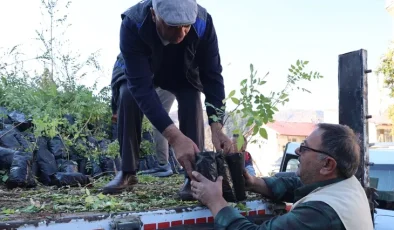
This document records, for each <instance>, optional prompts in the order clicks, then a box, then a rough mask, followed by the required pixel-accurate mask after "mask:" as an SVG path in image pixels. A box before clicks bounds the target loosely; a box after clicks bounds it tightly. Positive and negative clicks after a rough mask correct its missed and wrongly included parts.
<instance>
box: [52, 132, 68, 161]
mask: <svg viewBox="0 0 394 230" xmlns="http://www.w3.org/2000/svg"><path fill="white" fill-rule="evenodd" d="M48 150H49V151H50V152H51V153H52V154H53V155H54V156H55V158H56V159H60V158H66V157H67V149H66V146H65V145H64V144H63V141H62V139H61V138H60V137H59V136H56V137H54V138H53V139H52V140H50V141H48Z"/></svg>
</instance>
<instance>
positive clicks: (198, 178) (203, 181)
mask: <svg viewBox="0 0 394 230" xmlns="http://www.w3.org/2000/svg"><path fill="white" fill-rule="evenodd" d="M193 177H194V178H195V180H193V181H192V182H191V187H192V194H193V197H194V198H195V199H197V200H199V201H200V202H201V203H203V204H204V205H206V206H207V207H208V208H209V209H210V210H211V212H212V215H213V217H215V216H216V214H217V213H218V212H219V211H220V210H221V209H222V208H224V207H226V206H227V202H226V200H224V198H223V192H222V180H223V177H222V176H219V177H218V178H217V180H216V182H212V181H210V180H208V179H207V178H205V177H204V176H203V175H201V174H200V173H198V172H196V171H193Z"/></svg>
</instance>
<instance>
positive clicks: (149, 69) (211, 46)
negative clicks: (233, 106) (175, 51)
mask: <svg viewBox="0 0 394 230" xmlns="http://www.w3.org/2000/svg"><path fill="white" fill-rule="evenodd" d="M151 6H152V1H151V0H146V1H141V2H140V3H138V4H136V5H134V6H133V7H131V8H129V9H128V10H127V11H126V12H125V13H123V14H122V24H121V29H120V50H121V53H122V56H123V59H124V63H125V76H126V79H127V82H128V87H129V89H130V90H131V93H132V95H133V97H134V98H135V100H136V101H137V103H138V105H139V107H140V108H141V110H142V112H143V113H144V114H145V115H146V116H147V118H148V119H149V120H150V121H151V123H152V124H153V125H154V126H155V127H156V128H157V129H158V130H159V131H160V132H163V131H164V130H165V129H166V128H167V127H168V126H169V125H171V124H172V123H173V121H172V120H171V118H170V117H169V116H168V114H167V112H166V111H165V110H164V108H163V106H162V104H161V103H160V100H159V97H158V96H157V94H156V92H155V89H154V88H155V87H160V85H157V86H156V85H154V83H153V77H154V74H155V73H157V72H158V71H159V68H160V67H161V62H162V59H164V58H165V57H163V55H162V51H163V47H164V46H163V45H162V43H161V42H160V40H159V39H157V32H156V28H155V24H154V22H153V21H152V16H151V13H150V7H151ZM198 7H199V9H198V17H197V20H196V22H195V24H193V25H192V27H191V29H190V32H189V33H188V34H187V36H186V37H185V40H184V42H185V44H186V46H185V51H184V64H183V66H179V68H182V69H183V71H184V74H185V77H186V79H187V80H188V82H189V83H190V84H191V85H192V86H193V87H195V88H196V89H198V90H199V91H201V92H203V93H204V94H205V97H206V102H208V103H210V104H212V105H214V106H215V107H217V108H221V107H222V106H223V102H222V101H223V99H224V98H225V92H224V84H223V77H222V75H221V72H222V66H221V63H220V55H219V48H218V41H217V37H216V32H215V28H214V26H213V23H212V18H211V16H210V15H209V14H208V13H207V12H206V10H205V9H204V8H203V7H201V6H198ZM115 66H117V64H115ZM169 77H171V76H169ZM114 82H116V80H114V79H113V83H114ZM207 114H208V117H210V116H211V115H213V114H216V111H215V110H214V109H212V108H211V107H207ZM212 122H213V120H212V119H209V123H212Z"/></svg>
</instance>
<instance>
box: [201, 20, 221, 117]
mask: <svg viewBox="0 0 394 230" xmlns="http://www.w3.org/2000/svg"><path fill="white" fill-rule="evenodd" d="M196 56H197V58H198V62H199V72H200V79H201V83H202V85H203V87H204V94H205V102H208V103H210V104H212V105H213V106H215V107H216V108H218V109H222V107H223V106H224V104H223V99H224V98H225V92H224V83H223V76H222V65H221V63H220V54H219V46H218V39H217V36H216V31H215V27H214V25H213V22H212V17H211V15H210V14H208V16H207V22H206V29H205V33H204V35H203V37H202V38H201V41H200V44H199V47H198V50H197V54H196ZM223 112H224V111H223ZM207 115H208V118H209V124H211V123H212V122H214V121H213V120H212V118H210V117H211V116H212V115H216V116H218V117H219V118H221V119H220V121H219V122H220V123H222V124H223V114H218V113H216V110H215V109H214V108H212V107H210V106H207Z"/></svg>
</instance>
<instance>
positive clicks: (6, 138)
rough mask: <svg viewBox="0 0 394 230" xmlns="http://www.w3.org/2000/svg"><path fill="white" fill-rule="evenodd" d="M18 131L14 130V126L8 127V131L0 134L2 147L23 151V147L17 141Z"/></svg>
mask: <svg viewBox="0 0 394 230" xmlns="http://www.w3.org/2000/svg"><path fill="white" fill-rule="evenodd" d="M16 133H17V130H15V129H13V128H12V126H11V127H9V126H7V127H6V129H4V130H2V131H1V132H0V146H1V147H4V148H9V149H13V150H21V149H22V148H23V147H22V146H21V145H20V143H19V141H18V140H17V139H16V137H15V135H16Z"/></svg>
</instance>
